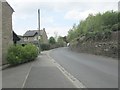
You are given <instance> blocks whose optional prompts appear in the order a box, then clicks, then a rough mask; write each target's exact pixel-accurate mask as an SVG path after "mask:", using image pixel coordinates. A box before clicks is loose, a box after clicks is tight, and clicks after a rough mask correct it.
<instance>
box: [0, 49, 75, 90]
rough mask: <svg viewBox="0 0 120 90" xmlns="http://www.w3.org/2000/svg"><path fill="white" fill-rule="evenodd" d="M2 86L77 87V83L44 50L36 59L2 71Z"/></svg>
mask: <svg viewBox="0 0 120 90" xmlns="http://www.w3.org/2000/svg"><path fill="white" fill-rule="evenodd" d="M2 88H76V85H75V84H74V83H73V82H72V81H71V80H70V79H69V78H68V77H67V76H65V74H64V73H63V72H62V71H61V70H60V69H59V68H58V67H57V66H56V63H55V62H54V61H53V60H52V58H50V57H49V56H48V52H47V51H46V52H42V53H41V54H40V55H39V56H38V57H37V59H36V60H35V61H32V62H29V63H25V64H22V65H19V66H16V67H9V68H6V69H4V70H3V71H2Z"/></svg>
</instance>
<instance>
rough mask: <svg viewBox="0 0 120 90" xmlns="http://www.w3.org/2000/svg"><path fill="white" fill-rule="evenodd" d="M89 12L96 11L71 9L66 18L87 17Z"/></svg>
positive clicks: (78, 18)
mask: <svg viewBox="0 0 120 90" xmlns="http://www.w3.org/2000/svg"><path fill="white" fill-rule="evenodd" d="M89 14H96V11H94V10H86V11H84V12H82V11H79V10H77V9H76V10H71V11H68V12H67V13H66V14H65V17H64V18H65V19H75V20H83V19H85V18H87V16H88V15H89Z"/></svg>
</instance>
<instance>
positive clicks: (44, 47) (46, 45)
mask: <svg viewBox="0 0 120 90" xmlns="http://www.w3.org/2000/svg"><path fill="white" fill-rule="evenodd" d="M49 49H50V45H49V44H45V43H43V44H41V50H42V51H44V50H49Z"/></svg>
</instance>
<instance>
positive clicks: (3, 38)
mask: <svg viewBox="0 0 120 90" xmlns="http://www.w3.org/2000/svg"><path fill="white" fill-rule="evenodd" d="M13 12H14V10H13V8H12V7H11V6H10V5H9V4H8V2H7V1H6V0H0V42H2V43H0V52H2V53H0V65H3V64H6V63H7V60H6V55H7V52H8V48H9V47H10V46H11V45H12V44H13V43H15V42H16V41H18V40H19V37H17V35H16V33H15V32H14V31H13V29H12V14H13Z"/></svg>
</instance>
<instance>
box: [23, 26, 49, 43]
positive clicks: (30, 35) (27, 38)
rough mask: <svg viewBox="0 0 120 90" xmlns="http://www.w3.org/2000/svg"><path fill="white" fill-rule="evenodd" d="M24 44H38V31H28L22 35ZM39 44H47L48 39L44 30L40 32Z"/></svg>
mask: <svg viewBox="0 0 120 90" xmlns="http://www.w3.org/2000/svg"><path fill="white" fill-rule="evenodd" d="M23 39H24V43H33V44H36V45H37V44H38V30H29V31H27V32H26V33H25V34H24V35H23ZM40 42H41V43H48V37H47V34H46V31H45V28H43V30H40Z"/></svg>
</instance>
